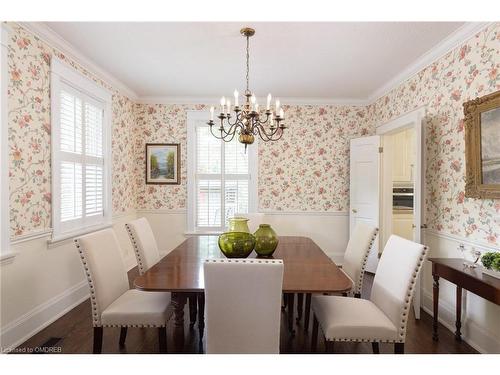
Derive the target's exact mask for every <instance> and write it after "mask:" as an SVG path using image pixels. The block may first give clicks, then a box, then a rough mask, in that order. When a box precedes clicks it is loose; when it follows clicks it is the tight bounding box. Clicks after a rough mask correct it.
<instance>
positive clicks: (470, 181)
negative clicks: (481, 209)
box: [463, 91, 500, 199]
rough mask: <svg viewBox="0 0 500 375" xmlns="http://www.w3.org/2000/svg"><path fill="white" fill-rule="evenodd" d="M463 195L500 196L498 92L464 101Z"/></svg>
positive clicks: (472, 196) (485, 197)
mask: <svg viewBox="0 0 500 375" xmlns="http://www.w3.org/2000/svg"><path fill="white" fill-rule="evenodd" d="M463 106H464V116H465V117H464V124H465V162H466V165H465V167H466V177H465V196H466V197H468V198H479V199H498V198H500V91H497V92H494V93H492V94H489V95H485V96H483V97H481V98H477V99H474V100H470V101H468V102H466V103H464V105H463Z"/></svg>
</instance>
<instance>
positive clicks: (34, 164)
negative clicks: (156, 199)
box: [0, 24, 136, 347]
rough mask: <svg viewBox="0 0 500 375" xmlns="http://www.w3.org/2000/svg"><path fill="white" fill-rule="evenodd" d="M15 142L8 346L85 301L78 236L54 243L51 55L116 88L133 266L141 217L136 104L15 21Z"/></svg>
mask: <svg viewBox="0 0 500 375" xmlns="http://www.w3.org/2000/svg"><path fill="white" fill-rule="evenodd" d="M8 26H9V29H10V33H9V34H10V35H9V37H10V40H9V49H8V65H9V66H8V68H9V75H10V81H9V85H8V125H9V129H8V144H9V151H10V163H9V166H10V170H9V176H10V232H11V233H10V234H11V246H10V248H11V250H12V251H14V252H17V253H18V254H17V256H16V257H15V259H14V260H13V261H12V262H11V263H10V264H2V265H1V275H0V283H1V309H0V318H1V332H2V335H1V346H2V347H8V346H10V345H12V344H16V343H20V342H21V341H20V340H23V339H24V338H26V337H29V335H30V334H32V333H35V332H36V331H37V330H39V329H41V328H42V327H43V326H44V325H46V324H47V323H49V322H50V321H52V320H54V319H55V318H56V317H58V316H59V315H61V314H62V313H64V312H65V311H66V310H67V309H68V308H70V307H71V306H73V305H74V304H75V303H78V302H80V301H81V300H82V299H85V298H86V296H87V292H88V287H87V285H86V280H85V278H84V274H83V271H82V266H81V264H80V260H79V257H78V253H77V252H76V250H75V248H74V245H73V244H72V243H71V241H63V242H60V243H57V244H51V245H49V244H48V240H49V238H50V229H51V200H52V197H51V170H50V130H51V124H50V97H49V93H50V79H49V77H50V74H49V73H50V59H51V57H52V56H57V57H58V58H60V59H63V60H65V61H66V62H67V63H68V64H69V65H71V66H73V67H74V68H75V69H76V70H77V71H79V72H80V73H82V74H83V75H85V76H87V77H88V78H90V79H92V80H94V81H95V82H97V83H98V84H100V85H102V86H103V87H105V88H107V89H108V90H110V91H111V92H112V93H113V103H112V108H113V116H112V117H113V118H112V126H113V131H112V134H113V136H112V138H113V139H112V158H113V185H112V191H113V212H114V217H113V223H114V226H115V229H116V231H117V234H118V238H119V240H120V243H121V245H122V249H123V258H124V261H125V263H126V265H127V267H131V266H132V265H134V263H135V258H134V255H133V250H132V247H131V245H130V241H129V240H128V236H127V234H126V233H125V231H124V229H123V224H124V222H125V220H129V219H133V218H135V211H134V209H135V184H134V183H131V181H133V178H134V175H135V168H136V167H135V163H134V159H133V158H134V154H133V147H134V142H133V140H134V138H135V136H134V133H133V131H134V120H135V119H134V103H133V102H132V101H131V100H130V99H129V98H127V97H126V96H123V95H121V94H120V93H119V92H118V91H117V90H115V89H113V87H111V86H109V85H108V84H107V83H105V82H104V81H101V80H100V79H98V78H97V77H95V76H93V75H92V73H90V72H88V71H87V70H86V69H85V68H83V67H81V66H79V65H78V64H77V63H76V62H74V61H72V60H71V59H70V58H68V57H66V56H64V55H63V54H62V53H61V52H59V51H57V50H55V49H53V48H52V47H50V46H49V45H48V44H46V43H44V42H43V41H41V40H40V39H38V38H37V37H35V36H34V35H33V34H31V33H29V32H28V31H26V30H24V29H23V28H22V27H20V26H18V25H17V24H8Z"/></svg>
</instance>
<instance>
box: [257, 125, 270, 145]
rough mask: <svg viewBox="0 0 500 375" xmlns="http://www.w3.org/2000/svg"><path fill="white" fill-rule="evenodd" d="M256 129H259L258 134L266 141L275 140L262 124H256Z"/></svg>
mask: <svg viewBox="0 0 500 375" xmlns="http://www.w3.org/2000/svg"><path fill="white" fill-rule="evenodd" d="M255 130H257V134H258V135H259V137H260V139H262V140H263V141H264V142H269V141H272V140H273V139H272V136H271V137H270V136H269V134H267V133H266V131H265V129H264V127H263V126H261V125H258V126H256V127H255ZM257 134H255V135H257Z"/></svg>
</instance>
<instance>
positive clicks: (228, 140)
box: [222, 131, 236, 143]
mask: <svg viewBox="0 0 500 375" xmlns="http://www.w3.org/2000/svg"><path fill="white" fill-rule="evenodd" d="M235 136H236V131H234V132H233V134H231V138H228V137H225V138H222V140H223V141H224V142H226V143H229V142H231V141H232V140H233V139H234V137H235Z"/></svg>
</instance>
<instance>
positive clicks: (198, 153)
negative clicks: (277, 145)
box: [188, 121, 257, 231]
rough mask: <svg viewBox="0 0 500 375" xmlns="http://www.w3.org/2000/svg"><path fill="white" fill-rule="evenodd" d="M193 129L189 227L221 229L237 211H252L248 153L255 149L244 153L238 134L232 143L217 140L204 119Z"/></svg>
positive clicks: (198, 229)
mask: <svg viewBox="0 0 500 375" xmlns="http://www.w3.org/2000/svg"><path fill="white" fill-rule="evenodd" d="M193 128H194V129H193V130H192V131H190V132H189V134H190V135H188V137H190V138H194V139H189V138H188V142H192V143H191V144H192V145H193V146H192V149H191V152H190V153H189V155H188V158H192V160H193V162H192V163H188V169H189V168H191V169H192V173H190V171H188V176H192V177H188V184H189V183H192V184H193V185H194V186H193V188H192V193H191V198H190V201H189V202H188V205H189V209H190V210H192V213H190V216H192V217H193V219H192V221H193V223H192V224H190V228H191V230H194V231H222V230H224V229H225V228H227V225H228V219H229V218H230V217H233V216H234V214H236V213H248V212H249V209H250V207H251V203H252V202H251V194H250V188H251V184H250V179H251V175H250V169H251V168H250V164H251V163H250V162H249V155H250V154H251V152H254V151H255V150H250V149H247V152H245V147H244V145H242V144H241V143H239V142H238V140H237V137H235V138H234V139H233V141H232V142H230V143H225V142H223V141H221V140H218V139H216V138H215V137H214V136H213V135H212V134H211V133H210V128H209V127H208V126H207V125H206V123H205V122H204V121H197V122H196V123H195V124H194V125H193ZM250 147H252V146H250ZM253 147H257V145H253ZM189 166H190V167H189ZM255 175H256V174H255ZM254 177H255V176H254ZM191 178H192V180H193V181H191ZM188 190H189V187H188ZM188 195H189V194H188Z"/></svg>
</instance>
